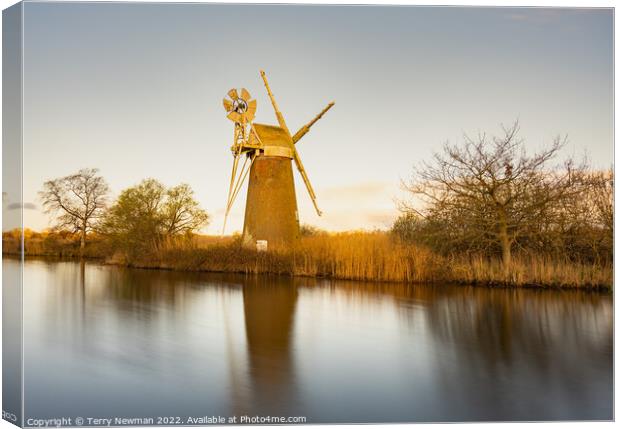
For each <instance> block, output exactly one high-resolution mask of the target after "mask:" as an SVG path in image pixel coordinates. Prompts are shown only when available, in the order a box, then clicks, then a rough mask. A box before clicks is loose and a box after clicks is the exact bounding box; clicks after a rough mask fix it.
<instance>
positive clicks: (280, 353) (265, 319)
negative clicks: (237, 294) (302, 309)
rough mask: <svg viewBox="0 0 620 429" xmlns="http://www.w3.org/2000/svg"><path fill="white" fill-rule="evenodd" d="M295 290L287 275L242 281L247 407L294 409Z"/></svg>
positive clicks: (267, 410)
mask: <svg viewBox="0 0 620 429" xmlns="http://www.w3.org/2000/svg"><path fill="white" fill-rule="evenodd" d="M297 297H298V291H297V286H296V284H295V281H294V280H293V279H290V278H275V277H253V278H251V279H248V280H247V281H246V282H245V283H244V287H243V308H244V314H245V332H246V339H247V355H248V374H249V387H250V391H251V392H250V395H251V401H250V403H251V409H250V410H247V411H259V410H260V414H261V415H290V413H291V410H292V409H294V408H295V368H294V362H293V352H292V332H293V327H294V320H295V308H296V306H297Z"/></svg>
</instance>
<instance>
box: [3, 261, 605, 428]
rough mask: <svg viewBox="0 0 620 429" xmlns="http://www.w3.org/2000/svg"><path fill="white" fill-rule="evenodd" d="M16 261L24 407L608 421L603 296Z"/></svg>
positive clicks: (31, 412) (45, 412)
mask: <svg viewBox="0 0 620 429" xmlns="http://www.w3.org/2000/svg"><path fill="white" fill-rule="evenodd" d="M3 269H4V272H5V273H4V278H5V281H6V279H7V278H8V279H11V278H14V279H15V278H18V275H19V263H18V262H17V261H15V260H10V259H4V261H3ZM23 275H24V365H25V379H24V398H25V416H26V418H52V417H62V416H73V417H76V416H81V417H83V418H87V417H98V418H103V417H129V418H132V417H154V418H156V417H158V416H171V417H179V418H180V419H186V418H187V417H200V416H223V417H225V418H228V417H230V416H245V415H247V416H256V415H259V416H285V417H288V416H303V417H305V418H306V421H307V422H308V423H338V422H453V421H506V420H521V421H523V420H528V421H529V420H572V419H586V420H597V419H603V420H608V419H612V418H613V414H612V413H613V410H612V408H613V406H612V405H613V404H612V400H613V396H612V395H613V375H612V372H613V303H612V297H611V295H608V294H598V293H587V292H582V291H556V290H512V289H489V288H474V287H463V286H449V285H419V286H407V285H402V284H380V283H361V282H350V281H332V280H324V279H308V278H288V277H275V276H242V275H225V274H214V273H181V272H168V271H150V270H137V269H127V268H119V267H115V266H106V265H100V264H97V263H86V264H80V263H78V262H54V261H45V260H31V261H26V263H25V265H24V272H23Z"/></svg>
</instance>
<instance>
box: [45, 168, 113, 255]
mask: <svg viewBox="0 0 620 429" xmlns="http://www.w3.org/2000/svg"><path fill="white" fill-rule="evenodd" d="M98 173H99V171H98V170H97V169H96V168H85V169H82V170H80V171H78V172H77V173H75V174H71V175H69V176H65V177H60V178H57V179H53V180H48V181H47V182H45V183H44V184H43V190H42V191H41V192H39V197H40V198H41V201H42V202H43V207H44V208H45V212H46V213H48V214H54V215H56V218H55V227H56V228H58V229H69V230H71V231H73V232H76V233H79V234H80V254H81V255H83V254H84V248H85V246H86V235H87V234H88V232H90V231H91V230H92V228H93V226H94V224H95V222H96V221H97V220H98V219H99V218H100V217H101V216H102V215H103V211H104V209H105V207H106V202H107V194H108V192H109V188H108V185H107V184H106V182H105V180H104V179H103V177H101V176H99V175H98Z"/></svg>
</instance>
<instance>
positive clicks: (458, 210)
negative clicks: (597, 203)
mask: <svg viewBox="0 0 620 429" xmlns="http://www.w3.org/2000/svg"><path fill="white" fill-rule="evenodd" d="M502 130H503V134H502V135H501V136H499V137H491V138H488V137H487V136H486V135H485V134H479V135H478V138H477V139H476V140H474V139H472V138H470V137H469V136H467V135H465V137H464V144H463V145H461V146H456V145H451V144H448V143H446V144H445V145H444V147H443V151H442V152H441V153H436V154H435V155H434V157H433V161H432V162H431V163H423V164H422V165H421V167H420V168H418V169H416V170H415V171H414V175H413V176H412V178H411V180H410V181H409V182H405V183H403V187H404V188H405V189H406V190H407V191H409V192H410V193H411V194H412V195H414V196H415V197H418V198H419V199H421V200H422V203H423V207H421V208H420V207H417V206H416V205H415V204H411V203H404V204H403V205H402V207H401V208H402V209H403V210H404V211H405V212H410V213H411V212H412V213H415V214H417V215H418V216H420V217H421V218H423V219H425V220H426V221H427V223H428V224H430V225H432V226H433V228H431V230H434V231H436V232H439V233H440V234H438V235H439V236H440V239H441V240H444V241H445V243H444V244H449V243H450V242H451V241H452V242H456V241H460V242H461V244H462V243H463V242H465V243H471V244H472V245H475V246H478V247H485V246H498V247H499V249H500V250H501V255H502V261H503V264H504V267H505V268H506V269H508V267H509V266H510V263H511V254H512V249H513V247H514V246H515V243H517V242H518V240H519V239H520V238H523V237H525V236H527V235H531V234H533V233H534V232H535V231H539V228H538V226H540V225H541V224H543V223H544V222H545V217H546V216H547V215H548V214H549V208H550V207H551V206H552V205H553V204H554V203H557V202H558V201H560V200H564V199H567V198H570V197H571V196H573V197H574V196H576V195H578V194H579V193H580V192H582V190H583V186H582V185H583V183H584V180H583V179H584V177H585V174H584V173H585V163H583V164H581V165H575V163H574V162H573V161H570V160H569V161H566V162H565V163H564V165H563V166H562V167H560V168H554V169H549V168H547V165H548V163H549V161H550V160H552V159H553V158H554V157H555V156H556V155H557V153H558V151H559V150H560V149H561V148H562V146H563V145H564V144H565V142H566V139H563V140H562V139H560V137H556V138H555V139H554V140H553V142H552V143H551V145H550V146H549V147H548V148H545V149H543V150H541V151H540V152H538V153H535V154H533V155H531V156H529V155H527V154H526V152H525V149H524V147H523V140H522V139H521V138H519V137H518V132H519V124H518V122H515V123H514V124H513V125H512V126H510V127H508V128H506V127H502Z"/></svg>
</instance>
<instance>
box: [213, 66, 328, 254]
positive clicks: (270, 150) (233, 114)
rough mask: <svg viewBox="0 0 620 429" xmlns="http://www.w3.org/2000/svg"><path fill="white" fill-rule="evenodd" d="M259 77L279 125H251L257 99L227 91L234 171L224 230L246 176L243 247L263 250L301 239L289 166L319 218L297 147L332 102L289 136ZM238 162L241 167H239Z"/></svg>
mask: <svg viewBox="0 0 620 429" xmlns="http://www.w3.org/2000/svg"><path fill="white" fill-rule="evenodd" d="M260 74H261V77H262V79H263V82H264V83H265V88H266V89H267V94H268V95H269V98H270V100H271V104H272V105H273V109H274V111H275V114H276V118H277V120H278V126H276V125H265V124H255V123H253V122H252V121H253V119H254V116H255V114H256V100H253V99H252V98H251V96H250V93H249V92H248V91H247V90H246V89H245V88H243V89H241V93H239V92H237V90H236V89H231V90H230V91H228V97H227V98H224V108H225V109H226V112H227V113H228V115H227V117H228V119H230V120H231V121H233V122H234V124H235V130H234V140H233V145H232V147H231V151H232V154H233V167H232V174H231V179H230V187H229V190H228V201H227V203H226V214H225V217H224V228H226V219H227V218H228V214H229V213H230V209H231V208H232V205H233V203H234V201H235V199H236V197H237V195H238V194H239V191H240V190H241V187H242V185H243V183H244V181H245V179H246V178H247V177H248V175H249V183H248V194H247V200H246V204H245V220H244V224H243V244H244V245H245V246H248V247H256V248H258V249H265V248H267V246H269V247H274V246H275V247H278V246H291V245H293V244H294V243H295V242H296V241H297V240H298V239H299V216H298V212H297V199H296V196H295V182H294V180H293V167H292V161H294V162H295V165H296V166H297V169H298V170H299V173H300V174H301V177H302V179H303V181H304V184H305V185H306V189H307V190H308V193H309V194H310V198H311V200H312V203H313V204H314V208H315V209H316V212H317V214H318V215H319V216H320V215H321V211H320V210H319V207H318V205H317V202H316V195H315V193H314V190H313V189H312V185H311V184H310V180H309V179H308V175H307V174H306V170H305V169H304V166H303V164H302V162H301V158H300V157H299V154H298V152H297V149H296V148H295V144H296V143H297V142H298V141H299V140H300V139H301V138H302V137H303V136H304V135H305V134H306V133H307V132H308V131H309V130H310V127H311V126H312V125H314V123H315V122H316V121H318V120H319V119H320V118H321V117H322V116H323V115H324V114H325V112H327V111H328V110H329V109H331V107H332V106H333V105H334V103H333V102H332V103H329V104H328V105H327V107H325V108H324V109H323V110H322V111H321V112H320V113H319V114H318V115H316V116H315V117H314V118H313V119H312V120H311V121H310V122H309V123H307V124H306V125H304V126H303V127H301V129H300V130H299V131H297V132H296V133H295V134H294V135H291V133H290V131H289V129H288V127H287V126H286V122H285V121H284V117H283V116H282V113H281V112H280V110H279V109H278V105H277V103H276V100H275V98H274V96H273V93H272V92H271V88H270V87H269V83H268V82H267V77H266V76H265V72H264V71H262V70H261V72H260ZM241 160H243V162H240V161H241Z"/></svg>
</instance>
